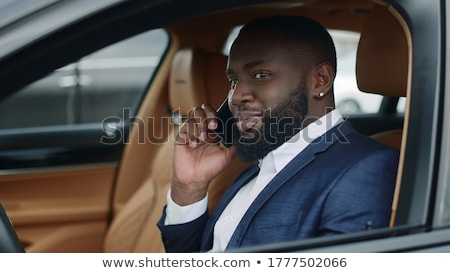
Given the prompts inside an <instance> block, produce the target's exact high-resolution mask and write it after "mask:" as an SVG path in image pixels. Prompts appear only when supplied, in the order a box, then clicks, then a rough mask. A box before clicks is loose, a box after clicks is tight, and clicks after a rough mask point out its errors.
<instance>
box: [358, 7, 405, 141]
mask: <svg viewBox="0 0 450 273" xmlns="http://www.w3.org/2000/svg"><path fill="white" fill-rule="evenodd" d="M395 14H396V13H395V11H394V10H393V8H392V7H391V6H381V5H376V6H375V7H374V8H373V9H372V10H371V11H370V14H369V16H368V18H367V21H366V22H365V24H364V26H363V29H362V31H361V38H360V41H359V44H358V51H357V58H356V79H357V84H358V88H359V89H360V90H361V91H363V92H367V93H374V94H380V95H383V96H390V97H406V93H407V90H408V82H409V81H408V79H409V74H410V73H409V69H410V63H411V61H410V54H409V53H410V43H409V42H408V38H407V31H405V28H404V25H402V23H401V21H400V20H398V19H397V17H396V16H395ZM372 137H373V138H374V139H376V140H378V141H380V142H382V143H384V144H386V145H388V146H391V147H392V148H394V149H396V150H400V148H401V142H402V130H393V131H388V132H381V133H379V134H376V135H374V136H372Z"/></svg>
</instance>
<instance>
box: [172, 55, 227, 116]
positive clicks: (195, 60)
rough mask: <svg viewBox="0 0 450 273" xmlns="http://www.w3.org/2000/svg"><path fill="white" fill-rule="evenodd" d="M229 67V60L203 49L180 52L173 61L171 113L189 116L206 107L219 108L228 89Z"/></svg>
mask: <svg viewBox="0 0 450 273" xmlns="http://www.w3.org/2000/svg"><path fill="white" fill-rule="evenodd" d="M226 64H227V57H226V56H224V55H221V54H217V53H212V52H207V51H205V50H202V49H200V48H186V49H182V50H180V51H179V52H178V53H177V54H176V56H175V57H174V60H173V66H172V70H171V76H170V82H169V87H170V88H169V99H170V105H171V107H172V109H173V110H176V109H179V110H180V112H181V113H182V114H184V115H186V114H187V112H188V111H189V110H191V109H192V108H193V107H196V106H200V105H202V104H203V103H209V104H211V105H212V106H214V107H215V108H217V107H219V105H220V104H221V103H222V101H223V100H225V98H226V96H227V94H228V89H229V88H228V87H229V83H228V79H227V78H226V76H225V69H226Z"/></svg>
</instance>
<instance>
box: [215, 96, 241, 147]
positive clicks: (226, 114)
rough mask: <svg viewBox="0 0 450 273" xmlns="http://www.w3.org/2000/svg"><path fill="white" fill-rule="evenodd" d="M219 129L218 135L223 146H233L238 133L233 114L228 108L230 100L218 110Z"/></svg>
mask: <svg viewBox="0 0 450 273" xmlns="http://www.w3.org/2000/svg"><path fill="white" fill-rule="evenodd" d="M217 118H218V121H217V129H216V130H215V132H216V134H217V135H218V136H219V137H220V139H221V141H222V144H223V146H225V147H227V148H228V147H230V146H231V145H233V134H234V133H237V130H236V125H235V120H234V117H233V113H231V110H230V107H229V106H228V98H227V99H226V100H225V101H224V102H223V103H222V104H221V105H220V106H219V109H217Z"/></svg>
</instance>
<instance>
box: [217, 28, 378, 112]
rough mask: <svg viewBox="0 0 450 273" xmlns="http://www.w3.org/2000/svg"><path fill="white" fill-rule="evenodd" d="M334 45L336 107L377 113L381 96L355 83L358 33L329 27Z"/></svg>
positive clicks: (230, 39) (235, 32) (231, 38)
mask: <svg viewBox="0 0 450 273" xmlns="http://www.w3.org/2000/svg"><path fill="white" fill-rule="evenodd" d="M240 28H241V27H240V26H239V27H236V28H234V29H233V30H232V31H231V33H230V35H229V37H228V39H227V41H226V43H225V45H224V49H223V53H224V54H226V55H228V52H229V50H230V47H231V44H232V42H233V41H234V39H235V38H236V37H237V35H238V33H239V29H240ZM328 31H329V32H330V35H331V37H332V38H333V41H334V43H335V46H336V55H337V74H336V79H335V82H334V95H335V101H336V107H337V108H338V109H339V110H340V111H341V113H342V114H344V115H359V114H371V113H377V112H378V111H379V109H380V105H381V102H382V99H383V96H381V95H377V94H370V93H365V92H361V91H359V89H358V86H357V84H356V74H355V67H356V51H357V48H358V41H359V33H357V32H352V31H344V30H334V29H329V30H328Z"/></svg>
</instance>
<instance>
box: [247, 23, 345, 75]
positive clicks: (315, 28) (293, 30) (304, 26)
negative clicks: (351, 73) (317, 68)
mask: <svg viewBox="0 0 450 273" xmlns="http://www.w3.org/2000/svg"><path fill="white" fill-rule="evenodd" d="M253 29H258V30H260V29H267V30H275V31H278V32H280V33H281V34H282V35H284V37H285V38H286V40H287V41H293V42H296V43H298V44H299V45H301V46H302V47H305V49H306V50H307V51H308V54H314V55H315V58H316V61H317V62H318V63H317V64H319V63H321V62H329V63H330V64H331V65H332V66H333V68H334V70H335V71H336V66H337V65H336V48H335V46H334V42H333V39H332V38H331V35H330V33H329V32H328V31H327V29H326V28H325V27H324V26H322V25H321V24H320V23H318V22H316V21H314V20H312V19H310V18H307V17H303V16H291V15H276V16H270V17H263V18H258V19H255V20H253V21H251V22H249V23H247V24H246V25H244V26H243V27H242V29H241V30H240V33H244V32H246V31H248V30H253Z"/></svg>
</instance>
